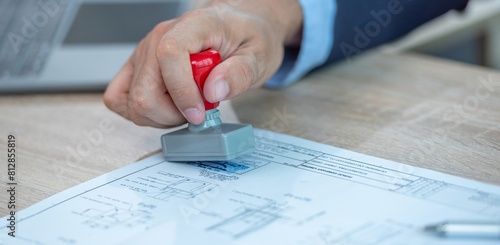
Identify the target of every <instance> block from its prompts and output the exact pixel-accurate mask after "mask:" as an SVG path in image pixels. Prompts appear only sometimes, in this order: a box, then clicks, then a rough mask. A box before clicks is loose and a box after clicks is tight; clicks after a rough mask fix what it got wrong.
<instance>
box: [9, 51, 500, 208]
mask: <svg viewBox="0 0 500 245" xmlns="http://www.w3.org/2000/svg"><path fill="white" fill-rule="evenodd" d="M101 97H102V95H101V94H55V95H54V94H52V95H43V94H42V95H22V96H19V95H18V96H5V95H4V96H0V152H3V153H4V154H1V155H0V156H1V158H0V159H1V160H0V162H2V163H4V164H2V166H1V168H2V171H0V173H1V174H0V175H1V176H0V180H1V183H2V185H4V186H3V188H2V189H5V188H7V185H6V182H7V174H6V169H7V166H6V154H5V153H6V142H7V135H8V134H13V135H15V136H16V138H17V140H16V142H17V146H16V150H17V153H18V158H17V165H16V167H17V172H16V181H17V182H18V186H17V193H16V204H17V207H16V210H20V209H23V208H26V207H28V206H30V205H32V204H34V203H36V202H38V201H40V200H43V199H44V198H46V197H49V196H51V195H53V194H56V193H58V192H60V191H62V190H65V189H67V188H70V187H72V186H74V185H77V184H79V183H81V182H84V181H86V180H89V179H92V178H94V177H97V176H99V175H101V174H104V173H106V172H109V171H111V170H113V169H117V168H119V167H122V166H125V165H127V164H130V163H132V162H134V161H136V160H137V159H139V158H141V157H143V156H145V155H147V154H150V153H151V152H155V151H157V150H158V149H159V148H160V141H159V137H160V135H161V134H163V133H165V130H160V129H153V128H144V127H138V126H135V125H134V124H132V123H130V122H128V121H126V120H124V119H122V118H120V117H119V116H117V115H115V114H114V113H112V112H110V111H108V110H107V109H106V108H105V107H104V105H103V103H102V98H101ZM233 104H234V106H235V109H236V113H237V114H238V116H239V118H240V120H241V121H243V122H247V123H252V124H253V125H254V126H255V127H259V128H265V129H271V130H275V131H278V132H284V133H287V134H292V135H296V136H299V137H303V138H307V139H311V140H315V141H319V142H323V143H326V144H331V145H334V146H338V147H342V148H347V149H349V150H353V151H356V152H360V153H364V154H368V155H373V156H377V157H381V158H385V159H389V160H393V161H398V162H402V163H407V164H411V165H414V166H419V167H424V168H430V169H435V170H438V171H442V172H446V173H450V174H454V175H459V176H463V177H467V178H471V179H476V180H480V181H484V182H488V183H493V184H497V185H498V184H500V163H499V159H500V123H499V122H500V73H498V72H494V71H492V70H488V69H483V68H479V67H472V66H468V65H463V64H457V63H453V62H450V61H443V60H436V59H432V58H429V57H424V56H419V55H415V54H396V55H383V54H380V53H369V54H366V55H363V56H362V57H359V58H358V59H355V60H352V61H351V62H346V63H342V64H339V65H336V66H333V67H330V68H327V69H323V70H320V71H318V72H315V73H314V74H312V75H311V76H309V77H307V78H306V79H304V81H301V82H300V83H297V84H295V85H293V86H291V87H289V88H287V89H284V90H256V91H252V92H250V93H247V94H245V95H244V96H242V97H239V98H238V99H236V100H234V101H233ZM7 198H8V193H6V192H5V191H2V192H0V200H2V201H1V203H2V204H0V215H1V216H3V215H5V214H7V211H8V209H7V204H6V200H7Z"/></svg>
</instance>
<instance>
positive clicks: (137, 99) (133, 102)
mask: <svg viewBox="0 0 500 245" xmlns="http://www.w3.org/2000/svg"><path fill="white" fill-rule="evenodd" d="M130 108H131V110H132V111H133V112H134V114H135V115H139V116H147V115H149V114H150V113H151V112H152V111H153V103H151V100H149V99H148V98H147V97H146V96H143V95H136V96H133V97H132V98H131V99H130Z"/></svg>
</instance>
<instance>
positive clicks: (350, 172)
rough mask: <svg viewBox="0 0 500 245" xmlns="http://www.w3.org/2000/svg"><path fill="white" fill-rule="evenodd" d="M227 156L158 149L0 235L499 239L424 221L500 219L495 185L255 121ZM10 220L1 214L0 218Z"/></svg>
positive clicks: (95, 239)
mask: <svg viewBox="0 0 500 245" xmlns="http://www.w3.org/2000/svg"><path fill="white" fill-rule="evenodd" d="M255 133H256V143H257V146H256V151H255V152H254V153H253V154H252V155H247V156H243V157H240V158H238V159H236V160H234V161H230V162H196V163H172V162H166V161H165V160H164V159H163V157H162V155H160V154H158V155H154V156H152V157H149V158H147V159H144V160H142V161H139V162H137V163H134V164H131V165H129V166H126V167H124V168H121V169H118V170H116V171H113V172H110V173H108V174H105V175H103V176H100V177H98V178H95V179H93V180H91V181H88V182H85V183H83V184H81V185H78V186H76V187H74V188H71V189H69V190H66V191H64V192H61V193H59V194H57V195H54V196H52V197H50V198H47V199H46V200H44V201H41V202H39V203H37V204H35V205H33V206H31V207H30V208H27V209H25V210H22V211H21V212H19V213H18V216H17V220H18V223H17V230H16V237H15V238H11V237H9V236H7V229H6V228H4V227H2V228H0V229H1V230H0V241H1V244H9V245H13V244H50V245H57V244H253V245H255V244H291V245H316V244H355V245H364V244H382V245H384V244H387V245H402V244H408V245H413V244H415V245H417V244H418V245H432V244H498V240H456V239H455V240H454V239H446V238H440V237H435V236H433V235H430V234H426V233H423V232H421V231H420V228H421V227H422V226H424V225H426V224H430V223H437V222H442V221H446V220H499V219H500V187H498V186H493V185H488V184H483V183H479V182H476V181H471V180H466V179H463V178H459V177H454V176H450V175H447V174H442V173H438V172H435V171H430V170H425V169H421V168H415V167H412V166H408V165H404V164H400V163H396V162H391V161H387V160H383V159H379V158H374V157H370V156H366V155H362V154H358V153H354V152H351V151H347V150H343V149H339V148H335V147H331V146H327V145H323V144H319V143H315V142H311V141H308V140H304V139H300V138H296V137H291V136H287V135H282V134H277V133H273V132H269V131H263V130H256V132H255ZM3 220H5V219H3Z"/></svg>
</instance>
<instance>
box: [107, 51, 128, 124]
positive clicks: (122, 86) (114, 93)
mask: <svg viewBox="0 0 500 245" xmlns="http://www.w3.org/2000/svg"><path fill="white" fill-rule="evenodd" d="M133 74H134V66H133V64H132V62H131V60H130V59H129V60H128V61H127V62H126V63H125V64H124V65H123V67H122V68H121V69H120V71H119V72H118V73H117V74H116V75H115V77H114V78H113V79H112V80H111V82H110V84H109V85H108V87H107V88H106V92H105V93H104V97H103V100H104V104H105V105H106V107H108V108H109V109H110V110H112V111H114V112H116V113H117V114H118V115H120V116H122V117H125V118H127V117H128V107H127V102H128V94H129V93H128V92H129V88H130V83H131V82H132V77H133Z"/></svg>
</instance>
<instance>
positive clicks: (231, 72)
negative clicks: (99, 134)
mask: <svg viewBox="0 0 500 245" xmlns="http://www.w3.org/2000/svg"><path fill="white" fill-rule="evenodd" d="M301 24H302V13H301V9H300V6H299V3H298V1H297V0H273V1H269V0H253V1H244V0H220V1H217V0H213V1H206V2H205V3H204V4H203V5H202V6H201V7H200V8H198V9H195V10H192V11H190V12H187V13H186V14H184V15H183V16H181V17H179V18H177V19H173V20H169V21H165V22H162V23H160V24H158V25H157V26H156V27H155V28H154V29H153V30H152V31H151V32H150V33H149V34H148V35H147V36H146V37H145V38H144V39H143V40H142V41H141V42H140V43H139V44H138V45H137V47H136V49H135V51H134V53H133V54H132V56H131V57H130V58H129V60H128V61H127V62H126V63H125V65H124V66H123V67H122V68H121V70H120V71H119V72H118V74H117V75H116V76H115V77H114V78H113V80H112V81H111V83H110V84H109V86H108V88H107V90H106V92H105V94H104V103H105V104H106V106H107V107H108V108H110V109H111V110H113V111H115V112H116V113H118V114H120V115H121V116H123V117H125V118H127V119H129V120H131V121H133V122H134V123H136V124H137V125H141V126H152V127H159V128H165V127H172V126H178V125H180V124H182V123H185V122H186V119H187V121H189V122H191V123H194V124H200V123H202V122H203V121H204V118H205V109H204V104H203V99H202V96H201V94H200V92H199V90H198V88H197V86H196V84H195V82H194V80H193V75H192V71H191V66H190V60H189V55H190V54H194V53H199V52H201V51H204V50H206V49H208V48H213V49H215V50H218V51H219V53H220V54H221V56H222V59H223V62H222V63H221V64H219V65H218V66H217V67H215V68H214V69H213V70H212V72H211V73H210V75H209V77H208V78H207V80H206V83H205V87H204V94H203V95H204V97H205V98H206V100H208V101H209V102H213V103H215V102H219V101H222V100H226V99H230V98H233V97H235V96H237V95H239V94H241V93H243V92H244V91H246V90H248V89H249V88H254V87H259V86H261V85H262V84H263V83H264V82H265V81H267V80H268V79H269V78H270V77H271V76H272V75H273V74H274V73H275V72H276V71H277V69H278V68H279V66H280V65H281V62H282V60H283V52H284V46H285V45H286V44H287V43H289V42H291V41H292V40H293V39H294V38H295V36H296V35H297V34H299V32H300V28H301Z"/></svg>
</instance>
